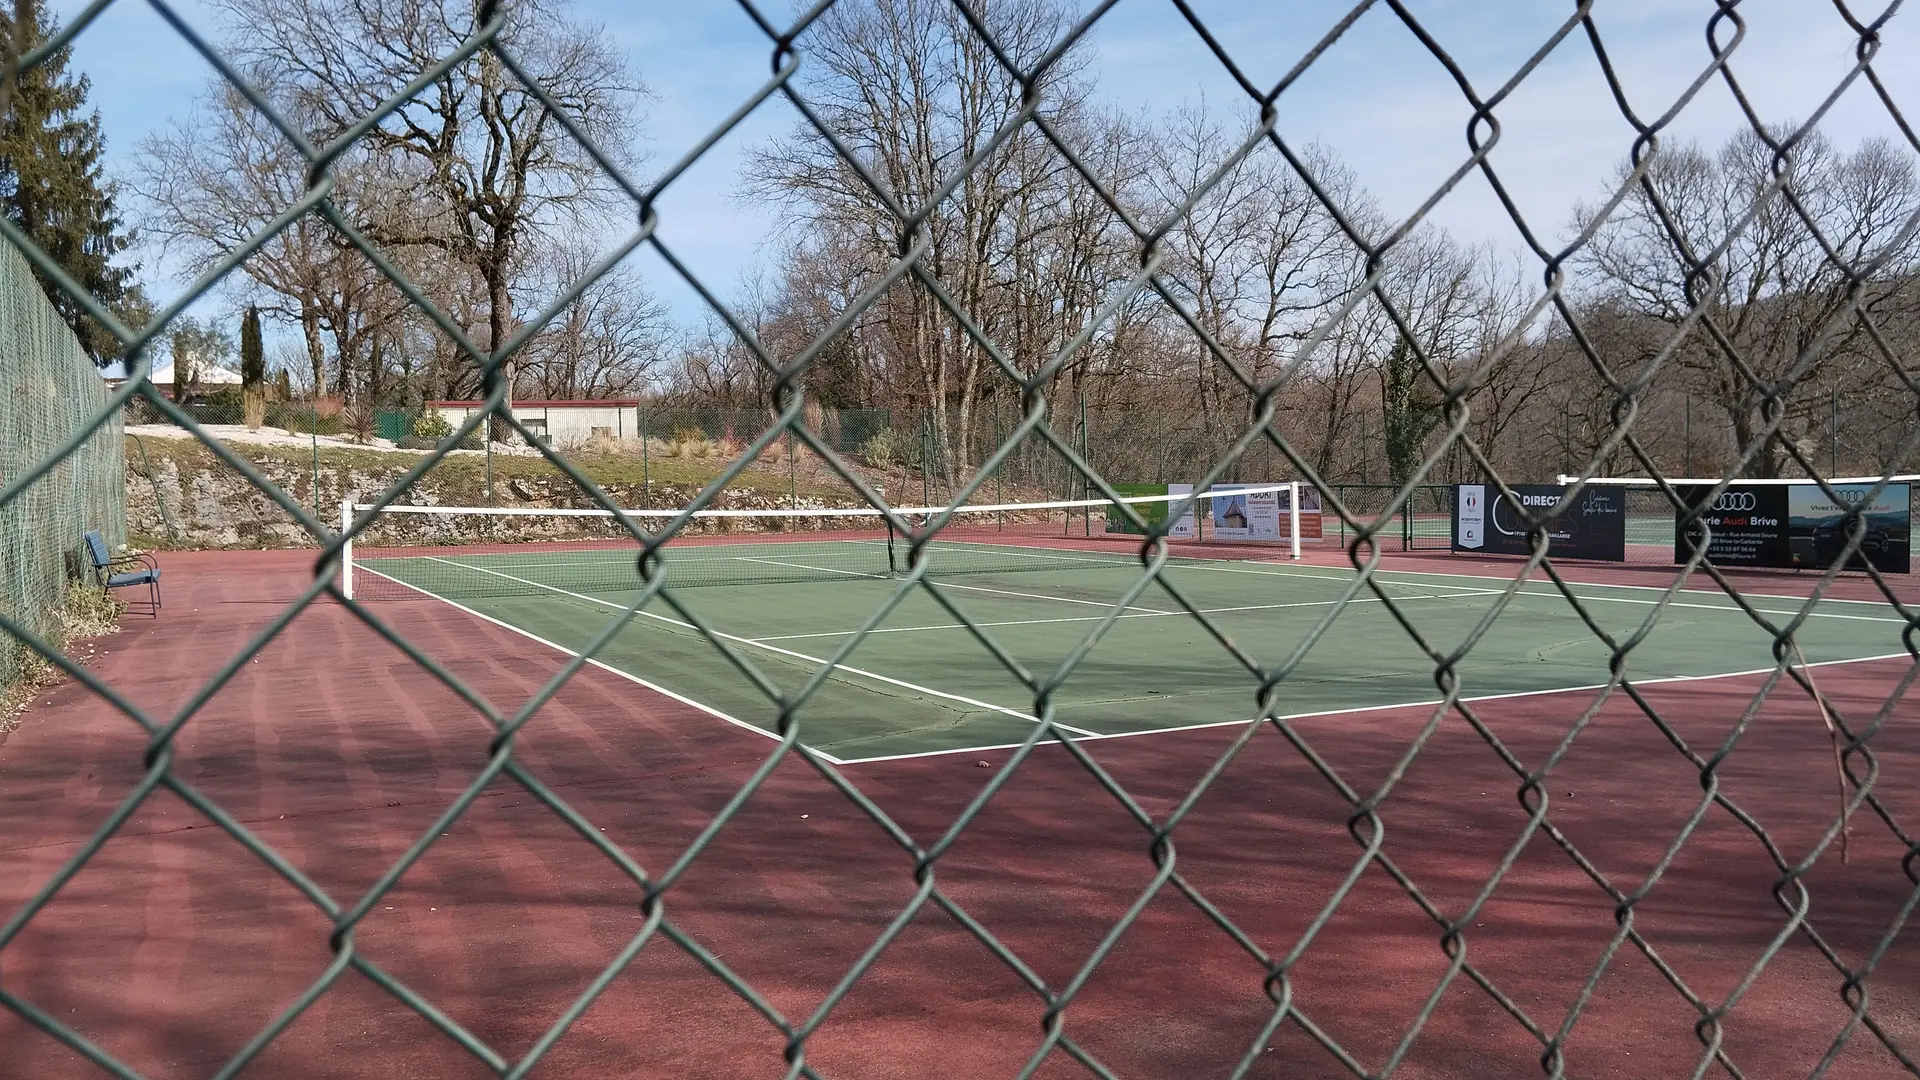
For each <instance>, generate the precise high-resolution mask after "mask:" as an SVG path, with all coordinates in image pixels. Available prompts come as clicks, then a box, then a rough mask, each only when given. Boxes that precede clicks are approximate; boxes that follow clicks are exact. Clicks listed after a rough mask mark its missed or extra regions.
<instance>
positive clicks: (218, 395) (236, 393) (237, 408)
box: [194, 386, 247, 424]
mask: <svg viewBox="0 0 1920 1080" xmlns="http://www.w3.org/2000/svg"><path fill="white" fill-rule="evenodd" d="M246 411H247V406H246V398H245V396H244V395H242V394H241V393H240V388H239V387H237V386H223V387H221V388H220V389H218V390H215V391H214V392H213V393H211V394H208V395H207V396H206V398H205V399H204V400H202V401H201V403H200V407H199V408H197V409H195V410H194V413H195V416H194V419H196V420H198V421H200V422H201V423H203V424H237V423H239V422H240V421H241V419H242V418H243V417H245V416H246Z"/></svg>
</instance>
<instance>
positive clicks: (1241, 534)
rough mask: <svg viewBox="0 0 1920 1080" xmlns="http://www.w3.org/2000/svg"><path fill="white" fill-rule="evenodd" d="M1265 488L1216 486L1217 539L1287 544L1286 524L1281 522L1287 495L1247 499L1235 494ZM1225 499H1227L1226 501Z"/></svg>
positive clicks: (1259, 494)
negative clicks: (1250, 489)
mask: <svg viewBox="0 0 1920 1080" xmlns="http://www.w3.org/2000/svg"><path fill="white" fill-rule="evenodd" d="M1264 486H1267V485H1262V484H1215V485H1213V488H1212V489H1211V493H1212V495H1213V498H1212V499H1210V500H1208V501H1209V502H1210V503H1212V508H1211V510H1212V517H1213V537H1214V539H1216V540H1265V541H1270V542H1273V543H1279V542H1281V541H1284V540H1286V539H1287V538H1288V537H1287V534H1286V529H1285V528H1284V525H1285V523H1284V522H1283V521H1282V520H1281V514H1280V508H1281V504H1282V503H1284V502H1286V501H1287V499H1286V492H1284V491H1272V490H1269V491H1257V492H1251V493H1249V494H1246V495H1235V494H1233V492H1235V491H1239V490H1242V489H1245V488H1257V487H1264ZM1223 496H1224V497H1223Z"/></svg>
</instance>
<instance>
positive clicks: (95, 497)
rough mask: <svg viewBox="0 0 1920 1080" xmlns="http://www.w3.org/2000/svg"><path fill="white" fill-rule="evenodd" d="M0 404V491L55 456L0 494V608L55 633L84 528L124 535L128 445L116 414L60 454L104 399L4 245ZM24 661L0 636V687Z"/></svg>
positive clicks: (80, 557)
mask: <svg viewBox="0 0 1920 1080" xmlns="http://www.w3.org/2000/svg"><path fill="white" fill-rule="evenodd" d="M0 402H4V403H5V404H4V407H0V490H5V489H6V488H7V487H8V486H9V485H12V484H14V483H16V482H18V481H19V480H20V478H21V477H23V476H25V475H26V474H27V472H28V471H29V470H31V469H33V468H34V467H35V466H37V465H40V464H42V463H45V462H49V461H51V462H52V463H53V465H52V468H51V469H50V470H49V471H48V472H47V473H46V474H45V475H44V476H42V477H41V478H40V480H39V481H38V482H37V483H34V484H31V485H29V486H28V487H27V488H26V489H25V490H23V491H20V492H18V493H17V494H15V495H14V496H13V497H12V498H8V499H4V500H0V613H4V614H5V615H6V616H7V617H8V618H9V619H12V620H15V621H17V622H20V623H23V624H24V625H26V626H27V627H29V628H31V629H33V630H35V631H36V632H38V633H40V634H43V635H46V636H48V637H57V636H58V633H57V631H58V623H59V618H60V608H61V605H62V604H63V602H64V601H65V598H66V592H67V588H68V583H69V582H70V581H72V580H74V579H75V578H77V577H79V576H81V575H82V574H84V573H85V572H86V567H87V564H86V562H85V561H84V558H85V556H84V553H83V549H82V544H81V534H83V533H85V532H86V531H87V530H88V529H99V530H100V531H101V532H102V533H103V534H105V536H106V539H107V543H108V544H109V545H111V546H118V545H120V544H124V543H125V542H126V534H127V527H126V502H125V496H126V483H125V475H126V465H125V447H124V445H123V440H122V436H121V426H120V421H119V418H118V417H117V416H116V417H115V418H113V419H112V420H111V421H110V422H109V423H106V424H103V425H101V426H100V427H99V428H97V429H95V430H94V432H93V434H92V435H91V436H89V437H88V438H87V439H86V441H84V442H83V443H81V444H80V446H79V447H78V448H76V449H75V450H73V452H71V453H67V454H65V456H61V454H62V449H63V448H64V447H65V446H66V445H67V443H68V441H69V440H70V439H72V438H73V437H74V436H75V435H76V434H78V433H79V432H81V431H84V430H85V429H86V427H87V425H88V424H89V423H91V422H92V419H93V417H95V416H96V415H98V414H99V413H100V412H101V410H103V409H104V408H105V407H106V402H107V387H106V383H105V382H103V381H102V380H101V378H100V371H99V369H98V368H96V367H95V366H94V364H93V361H92V360H91V359H89V358H88V356H87V354H86V353H85V352H84V351H82V350H81V348H80V341H79V339H78V338H76V337H74V335H73V331H72V330H70V329H68V328H67V324H66V323H65V322H64V321H63V320H62V319H61V318H60V314H59V312H57V311H55V310H54V308H53V305H52V304H50V303H48V302H47V298H46V295H45V294H44V293H42V292H41V291H40V283H39V282H38V281H36V280H35V279H34V276H33V271H32V269H31V268H30V267H29V265H28V263H27V260H26V258H25V257H24V256H22V255H21V254H20V253H19V252H18V251H16V250H14V248H13V247H11V246H10V245H0ZM25 659H26V651H25V646H24V645H22V644H20V643H19V642H18V641H16V640H15V639H13V638H11V637H5V636H0V690H3V689H5V688H6V687H8V686H11V685H12V684H13V683H14V681H15V680H16V679H18V678H19V676H20V673H21V670H22V665H23V663H24V662H25Z"/></svg>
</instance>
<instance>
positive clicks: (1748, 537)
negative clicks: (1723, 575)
mask: <svg viewBox="0 0 1920 1080" xmlns="http://www.w3.org/2000/svg"><path fill="white" fill-rule="evenodd" d="M1871 490H1872V488H1871V486H1867V485H1862V486H1852V485H1849V486H1847V487H1839V488H1835V489H1834V491H1835V492H1836V493H1838V494H1839V495H1840V497H1841V498H1842V499H1844V500H1846V502H1847V503H1849V504H1854V505H1857V504H1858V503H1859V502H1860V501H1861V500H1863V499H1865V498H1866V497H1867V493H1868V492H1869V491H1871ZM1677 491H1678V492H1679V495H1680V498H1681V500H1682V501H1683V502H1685V503H1686V505H1688V506H1699V505H1700V504H1701V503H1703V502H1705V503H1707V505H1706V508H1705V511H1704V512H1703V513H1702V514H1701V515H1700V520H1702V521H1705V522H1706V523H1707V525H1708V526H1709V527H1710V528H1711V529H1712V530H1713V536H1712V539H1711V540H1710V541H1709V542H1708V545H1707V557H1708V558H1710V559H1712V560H1713V562H1714V565H1716V566H1766V567H1775V568H1779V569H1786V570H1824V569H1826V568H1827V567H1829V566H1832V565H1833V563H1834V560H1836V559H1838V558H1839V557H1840V553H1841V551H1842V550H1844V549H1845V547H1846V545H1847V535H1848V528H1847V508H1846V506H1844V505H1841V504H1840V503H1836V502H1834V501H1833V500H1832V499H1829V498H1828V497H1827V494H1826V492H1824V491H1821V490H1820V485H1818V484H1748V485H1743V484H1730V485H1728V486H1727V488H1726V489H1725V490H1724V491H1722V492H1720V494H1718V495H1713V489H1712V488H1711V487H1708V486H1706V485H1689V486H1686V487H1681V488H1678V489H1677ZM1709 496H1712V497H1711V500H1710V501H1709ZM1908 496H1909V491H1908V488H1907V485H1906V484H1888V485H1886V486H1885V487H1884V488H1882V489H1881V491H1880V494H1879V495H1878V496H1876V497H1875V498H1874V500H1873V503H1872V505H1870V506H1868V507H1867V509H1866V512H1865V513H1864V514H1863V515H1861V516H1862V517H1863V518H1864V519H1865V529H1866V531H1865V533H1864V535H1862V537H1861V539H1860V550H1859V551H1857V552H1855V553H1854V555H1853V558H1852V559H1850V560H1848V562H1847V566H1846V568H1847V569H1849V570H1862V569H1865V568H1866V567H1867V566H1868V565H1869V564H1871V565H1872V566H1874V567H1875V568H1877V569H1879V570H1881V571H1884V572H1886V573H1892V574H1906V573H1911V572H1912V561H1913V560H1912V556H1911V554H1910V553H1909V549H1908V537H1909V535H1910V534H1911V532H1912V521H1911V515H1910V512H1909V510H1908V502H1907V500H1908ZM1684 516H1685V515H1684V514H1681V513H1680V512H1678V511H1676V512H1675V515H1674V534H1673V535H1674V543H1673V561H1675V562H1685V561H1686V560H1687V557H1688V555H1689V554H1690V553H1691V552H1692V549H1693V546H1694V543H1695V541H1693V539H1692V537H1690V536H1689V535H1688V534H1689V533H1691V534H1692V535H1693V536H1695V537H1697V536H1698V534H1699V531H1700V528H1699V525H1698V524H1694V525H1691V526H1687V525H1683V524H1682V522H1681V519H1682V518H1683V517H1684Z"/></svg>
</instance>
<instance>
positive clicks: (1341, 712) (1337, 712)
mask: <svg viewBox="0 0 1920 1080" xmlns="http://www.w3.org/2000/svg"><path fill="white" fill-rule="evenodd" d="M1913 659H1914V658H1913V654H1911V653H1904V652H1898V653H1886V654H1884V655H1881V656H1858V657H1854V658H1852V659H1850V660H1822V661H1820V662H1818V663H1814V664H1805V665H1799V664H1796V665H1794V666H1795V667H1809V668H1817V667H1834V666H1837V665H1840V664H1871V663H1874V662H1877V661H1882V660H1907V661H1912V660H1913ZM1776 670H1778V669H1777V668H1770V667H1767V668H1750V669H1748V670H1746V671H1723V672H1719V673H1716V674H1713V675H1668V676H1663V677H1661V678H1657V679H1628V680H1627V681H1628V682H1631V683H1632V684H1633V685H1634V686H1636V687H1641V686H1659V685H1664V684H1667V683H1684V682H1708V681H1711V680H1713V679H1737V678H1741V677H1744V676H1748V675H1768V674H1772V673H1773V672H1774V671H1776ZM1282 685H1285V684H1284V683H1283V684H1282ZM1606 687H1607V684H1606V683H1594V684H1592V685H1589V686H1556V687H1553V688H1551V689H1547V690H1515V691H1512V692H1510V693H1505V694H1482V695H1480V696H1478V697H1463V698H1456V699H1455V700H1456V701H1459V702H1461V703H1463V704H1468V705H1473V704H1478V703H1480V702H1483V701H1505V700H1510V699H1513V698H1525V697H1547V696H1549V695H1552V694H1576V693H1581V692H1583V691H1595V690H1604V689H1606ZM1445 700H1446V699H1445V698H1430V699H1427V700H1423V701H1400V702H1394V703H1392V704H1387V705H1360V706H1357V707H1355V708H1351V709H1323V710H1320V711H1318V712H1302V713H1288V714H1284V715H1281V716H1278V717H1275V718H1274V719H1277V720H1313V719H1318V718H1320V717H1327V716H1352V715H1355V714H1357V713H1374V712H1387V711H1389V710H1392V709H1430V708H1433V707H1434V706H1436V705H1439V704H1441V703H1442V702H1443V701H1445ZM1266 719H1267V718H1266V717H1264V716H1256V717H1253V718H1251V719H1247V720H1218V721H1215V722H1213V723H1208V724H1186V725H1183V726H1180V727H1159V728H1142V729H1140V730H1139V731H1116V732H1112V733H1110V734H1103V735H1094V736H1092V737H1090V738H1085V739H1075V740H1074V741H1075V742H1099V741H1103V740H1106V739H1131V738H1134V737H1135V736H1138V735H1166V734H1168V733H1170V732H1180V731H1204V730H1208V729H1212V728H1223V727H1245V726H1246V725H1248V724H1258V723H1261V722H1263V721H1264V720H1266ZM1054 726H1055V727H1058V726H1059V725H1058V724H1056V725H1054ZM1019 745H1021V744H1020V743H998V744H995V745H993V746H964V747H958V748H956V749H953V750H922V751H920V752H918V753H913V754H882V755H879V756H877V757H866V758H847V759H846V761H845V762H844V763H845V764H847V765H867V764H872V763H874V762H884V761H907V760H910V759H913V758H927V757H942V756H945V755H947V754H975V753H983V752H985V751H988V750H1011V749H1013V748H1015V747H1017V746H1019ZM1039 745H1042V746H1045V745H1047V744H1046V743H1044V742H1043V743H1041V744H1039Z"/></svg>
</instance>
